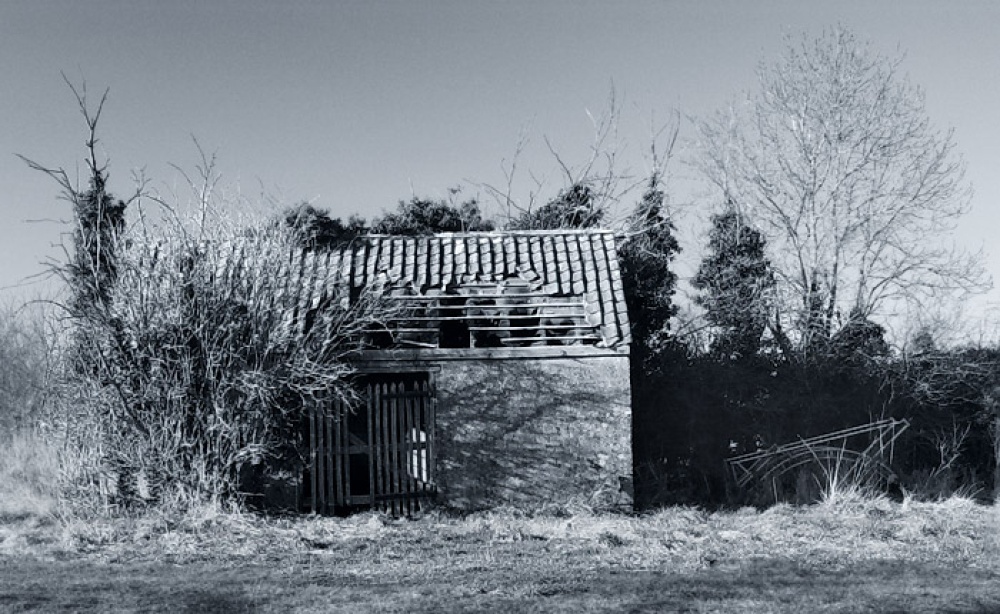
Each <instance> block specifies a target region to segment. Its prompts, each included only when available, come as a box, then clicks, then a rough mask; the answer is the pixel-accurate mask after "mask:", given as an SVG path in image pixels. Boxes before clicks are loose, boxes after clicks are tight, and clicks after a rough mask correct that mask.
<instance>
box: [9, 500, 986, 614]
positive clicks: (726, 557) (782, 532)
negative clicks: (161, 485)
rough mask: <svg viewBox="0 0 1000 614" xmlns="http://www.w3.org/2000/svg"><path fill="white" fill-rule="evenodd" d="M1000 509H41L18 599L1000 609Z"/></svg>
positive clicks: (23, 523)
mask: <svg viewBox="0 0 1000 614" xmlns="http://www.w3.org/2000/svg"><path fill="white" fill-rule="evenodd" d="M998 520H1000V515H998V510H997V508H995V507H992V506H982V505H978V504H976V503H973V502H971V501H969V500H966V499H952V500H949V501H945V502H941V503H917V502H905V503H903V504H899V503H892V502H888V501H885V500H880V499H879V500H874V501H873V500H863V501H862V500H854V501H851V500H847V501H839V502H830V503H826V504H820V505H816V506H805V507H792V506H786V505H779V506H775V507H773V508H771V509H769V510H764V511H759V510H754V509H749V508H746V509H742V510H737V511H729V512H715V513H709V512H705V511H702V510H697V509H689V508H673V509H668V510H663V511H660V512H657V513H654V514H649V515H644V516H627V515H621V514H595V513H592V512H590V511H588V510H586V509H583V508H581V509H578V510H574V509H565V508H563V509H553V510H551V511H549V512H546V513H543V514H534V515H530V516H529V515H524V514H520V513H517V512H516V511H513V510H501V511H497V512H490V513H480V514H471V515H464V516H456V515H451V514H447V513H430V514H427V515H425V516H423V517H421V518H418V519H414V520H394V519H391V518H387V517H384V516H380V515H371V514H365V515H360V516H355V517H352V518H348V519H329V518H304V519H267V518H260V517H256V516H251V515H247V514H233V513H221V512H219V511H217V510H215V509H211V508H205V509H203V510H202V511H200V512H197V513H190V512H189V513H187V514H185V515H183V516H180V517H177V516H171V515H166V514H162V513H159V512H155V511H151V512H148V513H145V514H141V515H136V516H134V517H132V518H126V519H115V520H108V519H105V520H96V519H91V520H87V521H85V520H83V519H79V518H76V519H74V518H69V519H67V518H63V520H61V521H55V520H46V519H39V518H33V517H26V518H20V519H8V520H7V521H6V522H5V523H4V524H2V525H0V611H4V612H8V611H9V612H27V611H38V612H60V611H62V612H184V611H188V612H341V611H343V612H347V611H350V612H365V611H373V612H394V611H398V612H404V611H405V612H448V611H460V612H477V611H483V612H486V611H506V612H522V611H528V612H530V611H544V612H574V614H576V613H579V612H604V611H615V612H673V611H678V612H796V613H799V612H823V611H829V612H859V611H861V612H941V611H949V612H1000V556H998V554H997V552H998V551H1000V548H998V546H1000V533H998V526H1000V524H998Z"/></svg>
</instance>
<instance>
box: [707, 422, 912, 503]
mask: <svg viewBox="0 0 1000 614" xmlns="http://www.w3.org/2000/svg"><path fill="white" fill-rule="evenodd" d="M909 426H910V423H909V422H908V421H906V420H897V419H895V418H886V419H884V420H878V421H876V422H870V423H868V424H862V425H858V426H853V427H851V428H846V429H843V430H840V431H834V432H831V433H826V434H823V435H818V436H816V437H809V438H808V439H800V440H799V441H796V442H792V443H787V444H783V445H780V446H773V447H771V448H769V449H766V450H758V451H756V452H749V453H747V454H740V455H739V456H734V457H732V458H728V459H726V464H727V465H729V469H730V471H731V472H732V476H733V479H734V481H735V482H736V485H737V486H739V487H740V488H745V487H746V486H747V485H748V484H750V482H752V481H754V480H768V479H771V478H774V477H777V476H779V475H782V474H784V473H786V472H788V471H791V470H793V469H796V468H798V467H802V466H804V465H807V464H810V463H815V462H818V461H826V460H833V461H849V462H850V463H851V464H852V465H853V466H855V467H859V468H858V469H857V471H860V472H863V473H865V474H866V475H859V477H871V475H872V474H875V473H879V474H885V473H891V470H890V469H889V468H888V464H889V463H891V462H892V456H893V451H894V448H895V442H896V440H897V439H898V438H899V436H900V435H902V434H903V431H905V430H906V429H907V428H909ZM872 434H874V436H873V437H872V438H871V441H870V442H869V443H868V445H867V447H865V448H864V449H862V450H855V449H852V448H848V447H847V445H848V442H849V441H851V440H857V439H861V438H863V437H865V436H866V435H872ZM861 461H864V462H863V463H862V462H861ZM862 464H865V465H866V466H865V467H860V465H862Z"/></svg>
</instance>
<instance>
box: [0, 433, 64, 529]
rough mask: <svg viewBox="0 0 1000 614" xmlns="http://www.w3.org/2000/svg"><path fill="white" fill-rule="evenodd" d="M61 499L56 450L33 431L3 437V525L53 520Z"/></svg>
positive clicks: (0, 439)
mask: <svg viewBox="0 0 1000 614" xmlns="http://www.w3.org/2000/svg"><path fill="white" fill-rule="evenodd" d="M58 495H59V458H58V454H57V450H56V449H55V448H54V447H53V446H51V445H48V444H47V443H45V442H44V440H43V438H41V437H39V436H38V434H36V433H35V432H33V431H28V430H24V431H18V432H15V433H13V434H10V435H3V434H0V522H2V521H10V520H21V519H32V518H33V519H48V518H51V517H52V516H53V514H55V511H56V506H57V502H58Z"/></svg>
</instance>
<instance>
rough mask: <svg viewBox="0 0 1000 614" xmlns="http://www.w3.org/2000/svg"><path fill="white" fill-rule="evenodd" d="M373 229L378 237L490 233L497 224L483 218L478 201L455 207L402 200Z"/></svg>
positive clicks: (447, 204)
mask: <svg viewBox="0 0 1000 614" xmlns="http://www.w3.org/2000/svg"><path fill="white" fill-rule="evenodd" d="M453 193H454V192H453ZM371 229H372V232H375V233H378V234H390V235H429V234H434V233H438V232H477V231H489V230H493V222H491V221H489V220H487V219H485V218H484V217H483V214H482V211H481V210H480V208H479V201H477V200H476V199H471V200H467V201H465V202H462V203H460V204H458V205H454V204H451V203H448V202H446V201H443V200H429V199H424V198H417V197H413V198H411V199H410V200H408V201H399V206H398V207H397V210H396V211H395V212H392V213H386V214H385V215H383V216H382V217H381V218H376V219H375V220H373V221H372V228H371Z"/></svg>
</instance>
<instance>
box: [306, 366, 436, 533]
mask: <svg viewBox="0 0 1000 614" xmlns="http://www.w3.org/2000/svg"><path fill="white" fill-rule="evenodd" d="M432 384H433V382H432V379H431V375H430V374H429V373H426V372H420V373H377V374H376V373H373V374H365V375H362V376H360V377H359V378H358V380H357V386H358V391H359V393H360V396H361V402H360V403H358V404H357V405H355V406H354V407H353V408H352V407H351V406H350V405H349V404H347V403H344V402H336V403H334V404H333V407H331V408H330V409H329V410H328V411H315V412H313V413H312V415H311V416H310V420H309V447H310V467H309V469H308V471H307V473H308V477H307V480H306V485H307V486H306V488H307V489H308V491H307V492H308V494H307V496H306V500H307V501H308V506H309V509H310V510H311V511H313V512H316V513H320V514H347V513H351V512H354V511H359V510H363V509H378V510H383V511H386V512H389V513H392V514H397V515H404V514H410V513H413V512H415V511H417V510H419V509H420V507H421V504H422V502H425V501H427V500H429V499H430V498H432V497H433V496H434V494H435V487H434V409H435V407H434V392H433V385H432Z"/></svg>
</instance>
